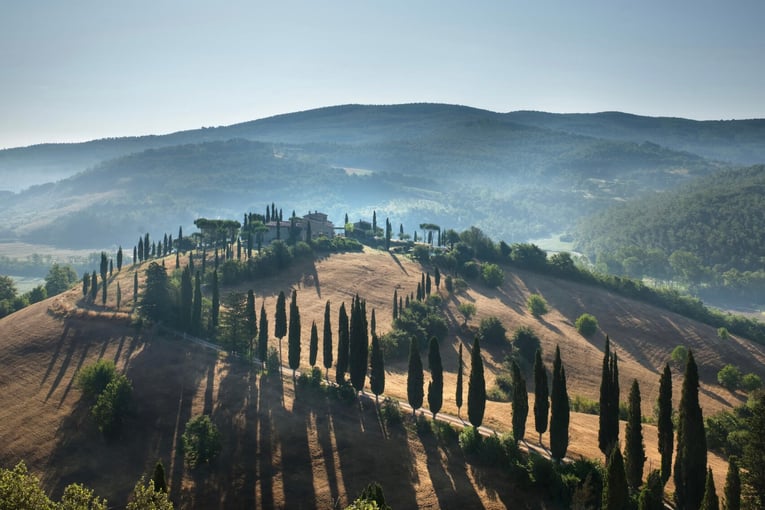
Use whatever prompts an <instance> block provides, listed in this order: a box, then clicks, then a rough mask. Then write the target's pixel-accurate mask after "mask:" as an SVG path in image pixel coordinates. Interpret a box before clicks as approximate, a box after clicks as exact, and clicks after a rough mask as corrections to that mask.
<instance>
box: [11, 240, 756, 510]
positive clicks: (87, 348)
mask: <svg viewBox="0 0 765 510" xmlns="http://www.w3.org/2000/svg"><path fill="white" fill-rule="evenodd" d="M174 262H175V261H174V258H173V259H171V258H168V260H167V264H168V267H174ZM427 270H432V268H423V267H422V266H420V265H419V264H418V263H415V262H412V261H410V260H408V259H406V258H402V257H395V256H393V255H390V254H388V253H384V252H379V251H374V250H367V251H365V252H364V253H357V254H340V255H332V256H329V257H326V258H323V259H320V260H317V261H315V262H310V263H297V264H295V265H294V266H293V267H292V268H290V269H289V270H288V271H287V272H285V273H281V274H278V275H274V276H272V277H269V278H265V279H260V280H257V281H254V282H251V283H249V284H247V285H243V286H242V287H241V290H246V289H248V288H252V289H253V290H254V292H255V294H256V297H257V300H258V303H257V310H258V311H259V310H260V304H261V301H262V300H265V306H266V310H267V312H268V314H269V319H270V327H271V328H273V310H274V304H275V299H276V295H277V294H278V292H279V291H280V290H284V291H285V292H287V291H290V290H291V289H296V290H297V292H298V305H299V307H300V312H301V318H302V325H303V327H302V334H303V349H302V353H303V363H302V365H303V366H304V367H307V366H308V337H309V333H310V324H311V321H313V320H315V321H316V323H317V326H318V327H319V331H320V332H321V328H322V324H323V312H324V305H325V303H326V301H327V300H329V301H330V302H331V306H332V320H333V330H335V331H336V328H337V324H336V320H337V309H338V308H339V306H340V303H341V302H343V301H345V302H346V305H347V306H348V305H350V301H351V298H352V296H354V295H355V294H358V295H359V296H361V297H362V298H364V299H366V301H367V309H368V310H370V311H371V309H372V308H374V309H375V311H376V318H377V330H378V332H385V331H387V330H388V329H389V328H390V323H391V313H392V311H391V308H392V297H393V291H394V289H398V291H399V294H400V295H403V293H409V292H414V290H415V289H416V286H417V282H418V281H419V278H420V275H421V272H422V271H427ZM114 280H115V282H112V283H111V284H110V297H109V300H108V302H107V306H106V307H101V306H99V305H84V304H83V303H82V302H81V300H80V297H81V292H80V289H79V288H78V289H73V290H71V291H69V292H67V293H64V294H62V295H59V296H56V297H53V298H50V299H48V300H46V301H43V302H41V303H38V304H36V305H33V306H30V307H28V308H26V309H24V310H22V311H20V312H17V313H16V314H13V315H12V316H9V317H6V318H4V319H2V320H0V366H2V370H1V371H0V442H2V444H3V445H4V448H3V449H2V451H0V465H3V466H6V467H7V466H11V465H13V464H15V463H16V462H18V461H19V460H22V459H23V460H24V461H26V463H27V465H28V466H29V467H30V469H31V470H32V471H33V472H35V473H37V474H39V475H40V476H41V478H42V479H43V482H44V485H45V487H46V489H47V490H49V491H50V492H51V493H52V494H53V495H54V496H56V497H57V496H59V495H60V492H61V490H62V489H63V487H64V486H65V485H66V484H68V483H71V482H73V481H80V482H83V483H85V484H86V485H89V486H91V487H93V488H94V489H95V490H96V492H97V493H98V494H100V495H102V496H106V497H108V498H109V499H110V500H111V502H112V504H115V505H120V504H123V503H124V502H125V501H126V499H127V496H128V494H129V492H130V490H131V489H132V486H133V485H134V483H135V481H136V480H137V479H138V478H139V477H140V476H141V474H143V473H149V472H150V471H151V469H152V468H153V465H154V463H155V462H156V460H157V459H158V458H161V459H162V460H163V462H164V463H165V467H166V470H167V472H168V480H169V483H170V487H171V496H172V499H173V501H174V502H175V503H176V505H177V506H178V507H180V508H251V507H262V508H327V507H330V508H331V507H335V506H338V505H344V504H347V503H348V502H349V501H350V500H351V499H352V498H353V497H355V495H357V494H358V492H359V491H360V490H361V489H362V488H363V487H364V486H365V485H366V484H367V483H368V482H370V481H373V480H377V481H379V482H380V483H381V484H382V486H383V488H384V489H385V493H386V497H387V498H388V502H389V503H390V504H391V505H392V506H393V507H394V508H413V507H423V508H481V507H483V508H505V507H513V508H519V507H521V508H551V507H550V506H549V503H546V502H545V501H539V500H538V499H539V498H538V496H536V495H528V494H523V493H522V492H519V491H518V490H517V489H515V488H513V487H510V486H508V485H507V483H506V482H505V481H504V480H503V476H502V474H501V473H499V472H493V471H492V470H483V469H482V470H476V469H474V468H473V467H471V466H469V465H467V464H466V463H465V462H464V458H463V456H462V454H461V452H460V451H459V449H458V448H453V449H449V448H444V447H442V446H439V445H438V444H437V443H436V442H435V440H434V439H433V438H432V437H429V436H421V435H418V434H417V432H416V431H415V430H413V429H412V430H410V429H407V428H396V429H392V430H388V429H386V428H385V427H383V426H382V424H381V423H380V422H379V421H378V419H377V416H376V414H375V412H374V410H373V409H371V408H369V406H367V408H366V409H363V410H362V409H359V408H358V406H355V407H354V406H351V407H349V406H347V405H345V404H342V403H331V404H328V403H326V402H321V403H317V402H311V401H305V400H301V399H298V400H295V399H294V387H293V382H292V380H291V378H290V377H287V378H285V379H284V380H283V381H282V380H279V379H274V378H273V377H272V378H270V379H262V378H261V377H260V376H259V375H258V374H257V373H256V371H254V370H252V369H251V368H250V367H248V366H247V365H246V364H244V363H243V362H242V361H239V360H229V359H227V358H226V357H225V356H223V355H218V354H217V353H215V352H213V351H209V350H204V349H203V348H201V347H198V346H195V345H193V344H190V343H188V342H185V341H183V340H180V339H174V338H170V337H167V336H165V335H161V334H159V333H158V332H157V331H155V330H152V329H147V328H143V329H137V328H136V327H135V326H134V325H133V321H132V317H131V313H130V312H131V308H132V300H133V296H132V288H133V284H132V280H133V274H132V271H131V270H130V268H128V269H127V270H126V269H125V268H123V271H122V273H120V274H119V275H117V274H116V273H115V277H114ZM116 281H119V282H120V286H121V289H122V307H121V309H120V310H115V306H116V302H115V300H114V299H115V297H114V296H115V290H114V289H115V287H116ZM226 290H228V289H226ZM532 292H536V293H539V294H541V295H543V296H544V297H545V299H546V300H547V302H548V303H549V305H550V308H551V311H550V312H549V313H548V314H546V315H545V316H544V317H543V318H542V319H536V318H534V317H533V316H531V314H530V313H529V312H528V311H527V310H526V308H525V301H526V298H527V296H528V295H529V294H530V293H532ZM441 293H442V296H443V297H444V299H445V301H446V303H447V306H446V315H447V317H448V319H449V326H450V333H449V336H448V337H447V340H446V341H445V342H444V343H443V344H442V358H443V360H444V368H445V371H446V374H445V390H444V393H445V398H444V408H443V412H445V413H450V414H455V415H456V414H457V409H456V407H455V405H454V387H455V379H456V376H455V371H456V366H457V365H456V363H457V362H456V352H457V348H458V346H459V344H460V343H464V344H465V347H468V346H469V345H470V344H471V343H472V339H473V334H474V331H475V328H476V327H477V325H478V323H479V322H480V320H481V318H483V317H487V316H491V315H494V316H497V317H499V318H500V319H501V321H502V322H503V324H504V325H505V327H506V328H507V329H508V330H509V331H510V332H512V330H513V329H515V328H516V327H517V326H520V325H526V326H529V327H531V328H533V329H534V330H535V332H536V333H537V334H538V335H539V337H540V338H541V341H542V347H543V349H544V353H545V361H546V363H547V364H548V366H551V364H552V353H553V352H554V349H555V346H556V345H560V348H561V353H562V359H563V363H564V365H565V366H566V373H567V376H568V392H569V395H570V396H571V397H574V396H576V395H581V396H583V397H587V398H590V399H597V397H598V388H599V384H600V364H601V361H602V348H603V343H604V339H605V334H604V333H608V334H609V335H610V338H611V340H612V342H613V345H614V348H615V349H616V352H617V353H618V356H619V359H620V365H619V369H620V376H621V378H620V379H621V387H622V399H623V400H626V397H627V392H628V388H629V384H630V383H631V381H632V379H637V380H638V381H639V383H640V387H641V393H642V402H643V412H644V414H651V413H652V408H653V402H654V400H655V398H656V395H657V391H658V380H659V371H660V370H661V369H662V367H663V365H664V363H665V362H666V361H667V360H668V359H669V354H670V352H671V351H672V349H673V348H674V347H675V346H676V345H678V344H683V345H686V346H687V347H689V348H691V349H693V352H694V355H695V357H696V360H697V362H698V364H699V370H700V377H701V391H700V400H701V405H702V407H703V409H704V412H705V414H708V413H711V412H715V411H717V410H720V409H724V408H729V407H730V406H733V405H738V404H740V403H741V402H743V398H744V396H743V394H732V393H730V392H728V391H726V390H723V389H722V388H720V387H719V385H717V383H716V373H717V371H718V370H719V369H720V368H721V367H722V366H723V365H724V364H726V363H733V364H735V365H737V366H739V367H740V368H741V370H742V371H744V372H751V371H755V372H760V373H761V372H762V367H763V366H765V348H763V347H762V346H760V345H757V344H753V343H751V342H749V341H747V340H745V339H741V338H738V337H735V336H734V337H731V338H730V339H729V340H725V341H723V340H720V339H719V338H718V337H717V334H716V331H715V329H714V328H712V327H709V326H706V325H703V324H700V323H697V322H694V321H691V320H688V319H686V318H683V317H681V316H678V315H676V314H673V313H670V312H667V311H664V310H660V309H657V308H654V307H651V306H648V305H646V304H643V303H639V302H636V301H631V300H628V299H624V298H621V297H619V296H617V295H614V294H611V293H608V292H605V291H603V290H600V289H596V288H592V287H587V286H582V285H579V284H575V283H571V282H565V281H561V280H556V279H553V278H547V277H544V276H540V275H537V274H534V273H528V272H523V271H510V270H509V268H506V279H505V283H504V285H503V286H502V287H501V288H499V289H488V288H486V287H484V286H482V285H480V284H475V285H474V286H472V287H471V288H470V289H469V290H468V291H467V292H466V293H464V294H460V295H457V296H447V295H446V293H445V291H444V289H443V287H442V289H441ZM464 300H469V301H471V302H473V303H474V304H475V305H476V308H477V316H476V317H475V318H473V319H472V320H471V321H470V322H469V325H468V327H467V328H465V327H463V326H462V317H461V316H460V314H459V313H458V312H457V306H458V304H459V303H460V302H462V301H464ZM98 301H99V302H100V296H99V299H98ZM583 312H588V313H591V314H593V315H595V316H596V317H597V319H598V321H599V323H600V327H601V331H599V332H598V333H597V334H596V335H595V336H594V337H592V338H590V339H585V338H583V337H582V336H581V335H579V334H578V333H577V332H576V330H575V329H574V327H573V322H574V320H575V319H576V317H578V315H579V314H581V313H583ZM320 334H321V333H320ZM335 334H336V333H335ZM273 342H274V344H273V345H276V343H275V342H276V340H273ZM284 348H285V354H286V340H285V345H284ZM505 354H506V349H504V348H502V349H500V348H495V349H491V348H489V349H486V350H485V352H484V360H485V364H486V367H487V386H491V385H492V379H493V375H492V374H493V373H495V372H496V371H497V370H499V369H500V368H501V363H502V360H503V358H504V356H505ZM98 359H112V360H114V361H115V362H116V363H117V366H118V369H119V370H121V371H123V372H124V373H126V374H127V375H128V377H129V378H130V379H131V380H132V381H133V386H134V401H135V407H134V410H133V412H132V414H131V416H130V417H129V419H128V423H127V426H126V429H125V432H124V434H123V439H122V440H121V441H120V442H118V443H107V442H105V441H104V440H103V439H101V437H100V435H99V433H98V431H97V430H96V428H95V425H94V424H93V422H92V420H91V419H90V417H89V415H88V409H87V407H86V406H85V404H84V403H83V402H81V400H80V392H79V390H78V389H77V388H76V385H75V380H76V376H77V372H78V371H79V370H80V369H81V368H82V367H83V366H85V365H87V364H89V363H92V362H94V361H96V360H98ZM465 361H466V375H467V371H468V370H469V357H468V356H467V351H466V355H465ZM320 362H321V350H320V353H319V363H320ZM426 368H427V367H426ZM386 369H387V374H386V392H385V393H386V394H387V395H389V396H392V397H396V398H400V399H404V400H405V398H406V360H405V359H402V360H397V361H394V360H389V362H388V363H387V365H386ZM333 374H334V370H333V369H331V370H330V376H333ZM427 378H428V376H427V374H426V380H427ZM673 384H674V390H675V405H677V401H678V400H679V393H680V387H681V384H682V374H681V373H680V372H679V371H678V370H677V369H675V370H674V372H673ZM530 397H533V395H530ZM463 411H464V409H463ZM200 413H209V414H211V415H212V418H213V421H214V422H215V423H216V424H217V425H218V427H219V428H220V429H221V431H222V434H223V437H224V443H223V451H222V453H221V456H220V457H219V459H218V460H217V461H216V463H215V465H214V466H211V467H210V468H201V469H199V470H196V471H190V470H189V469H187V468H186V467H185V466H184V463H183V457H182V453H181V452H180V449H179V444H180V435H181V433H182V432H183V426H184V424H185V423H186V421H187V420H188V419H189V418H191V417H192V416H195V415H197V414H200ZM463 415H464V413H463ZM510 417H511V408H510V404H509V403H497V402H488V404H487V412H486V419H485V422H484V424H485V425H488V426H490V427H492V428H495V429H497V430H500V431H506V430H509V429H510ZM597 422H598V420H597V417H596V416H589V415H583V414H578V413H573V414H572V418H571V429H570V437H571V440H570V447H569V455H571V456H579V455H582V456H587V457H594V458H600V457H601V454H600V452H599V450H598V449H597V428H598V425H597ZM527 430H529V431H530V433H529V434H528V436H527V439H529V440H535V439H536V434H535V433H534V426H533V418H531V417H530V419H529V423H528V426H527ZM644 436H645V443H646V454H647V456H648V459H649V460H648V463H647V466H646V467H647V468H649V467H657V466H658V465H659V460H658V459H659V457H658V453H657V451H656V430H655V428H654V427H652V426H650V425H646V426H644ZM622 437H623V435H622ZM543 442H544V443H545V444H546V442H547V436H546V435H545V437H544V439H543ZM709 458H710V466H711V467H712V469H713V470H714V472H715V476H716V482H717V487H718V492H719V491H720V490H721V488H722V487H723V484H724V476H725V469H726V464H725V462H724V460H722V459H720V458H718V457H716V456H714V455H710V457H709ZM519 505H522V506H519Z"/></svg>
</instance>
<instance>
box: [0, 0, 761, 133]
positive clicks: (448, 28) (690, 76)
mask: <svg viewBox="0 0 765 510" xmlns="http://www.w3.org/2000/svg"><path fill="white" fill-rule="evenodd" d="M763 22H765V2H763V1H762V0H736V1H732V2H720V1H708V0H694V1H689V0H673V1H670V2H667V1H666V0H662V1H655V0H645V1H641V2H627V1H613V0H610V1H593V0H577V1H570V0H556V1H553V0H536V1H532V0H529V1H521V0H499V1H481V0H473V1H471V2H466V1H462V0H461V1H450V0H440V1H431V0H406V1H399V0H386V1H379V0H378V1H371V0H369V1H367V0H354V1H345V0H342V1H333V0H324V1H315V0H310V1H294V0H279V1H276V0H273V1H270V2H261V1H259V0H230V1H223V0H222V1H218V2H212V1H197V0H184V1H180V0H178V1H175V0H130V1H123V2H117V1H109V0H107V1H104V0H67V1H63V0H34V1H15V0H10V1H5V2H2V5H1V6H0V148H8V147H16V146H25V145H31V144H36V143H44V142H76V141H84V140H90V139H96V138H104V137H116V136H132V135H144V134H162V133H169V132H173V131H179V130H184V129H195V128H199V127H202V126H220V125H228V124H234V123H237V122H244V121H248V120H253V119H259V118H264V117H268V116H271V115H276V114H281V113H289V112H294V111H301V110H308V109H312V108H318V107H323V106H331V105H337V104H348V103H361V104H397V103H412V102H437V103H451V104H462V105H468V106H473V107H478V108H485V109H488V110H492V111H497V112H508V111H515V110H542V111H549V112H598V111H613V110H618V111H624V112H629V113H635V114H639V115H650V116H673V117H685V118H691V119H698V120H710V119H711V120H719V119H742V118H765V30H763V29H762V25H763Z"/></svg>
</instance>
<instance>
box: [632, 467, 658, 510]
mask: <svg viewBox="0 0 765 510" xmlns="http://www.w3.org/2000/svg"><path fill="white" fill-rule="evenodd" d="M638 510H664V482H662V481H661V471H659V470H658V469H654V470H653V471H651V472H650V473H648V479H647V480H646V483H645V485H643V489H642V490H641V491H640V497H639V498H638Z"/></svg>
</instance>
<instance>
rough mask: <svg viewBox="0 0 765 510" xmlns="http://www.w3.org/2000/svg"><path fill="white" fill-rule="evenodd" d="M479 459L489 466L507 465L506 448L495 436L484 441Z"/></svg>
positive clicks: (485, 438)
mask: <svg viewBox="0 0 765 510" xmlns="http://www.w3.org/2000/svg"><path fill="white" fill-rule="evenodd" d="M479 459H480V460H481V463H483V464H485V465H487V466H506V465H507V455H505V448H504V445H503V444H502V442H501V441H500V439H499V436H498V435H496V434H493V435H491V436H487V437H484V438H483V439H482V441H481V448H480V451H479Z"/></svg>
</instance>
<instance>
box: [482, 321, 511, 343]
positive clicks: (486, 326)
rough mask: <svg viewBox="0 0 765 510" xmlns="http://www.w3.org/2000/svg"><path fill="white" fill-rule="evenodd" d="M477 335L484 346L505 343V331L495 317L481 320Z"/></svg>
mask: <svg viewBox="0 0 765 510" xmlns="http://www.w3.org/2000/svg"><path fill="white" fill-rule="evenodd" d="M478 335H479V337H480V339H481V343H483V344H484V345H502V344H504V343H505V342H507V331H506V330H505V327H504V326H503V325H502V322H500V320H499V319H498V318H497V317H493V316H492V317H486V318H484V319H481V325H480V326H479V327H478Z"/></svg>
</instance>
